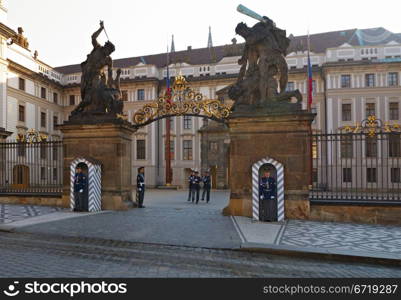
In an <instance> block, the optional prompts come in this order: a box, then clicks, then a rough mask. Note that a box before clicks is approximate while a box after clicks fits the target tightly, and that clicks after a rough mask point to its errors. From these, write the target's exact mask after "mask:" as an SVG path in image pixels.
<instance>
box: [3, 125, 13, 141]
mask: <svg viewBox="0 0 401 300" xmlns="http://www.w3.org/2000/svg"><path fill="white" fill-rule="evenodd" d="M12 134H13V133H12V132H10V131H6V130H5V129H4V128H3V127H0V143H4V142H5V141H6V139H7V138H8V137H9V136H10V135H12Z"/></svg>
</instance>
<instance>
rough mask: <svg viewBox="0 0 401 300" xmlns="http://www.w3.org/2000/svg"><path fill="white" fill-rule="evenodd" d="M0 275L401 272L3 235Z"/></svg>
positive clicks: (202, 250) (360, 274)
mask: <svg viewBox="0 0 401 300" xmlns="http://www.w3.org/2000/svg"><path fill="white" fill-rule="evenodd" d="M0 261H1V264H0V277H17V278H18V277H45V278H46V277H47V278H50V277H52V278H54V277H174V278H176V277H196V278H199V277H219V278H220V277H275V278H277V277H307V278H309V277H397V278H399V277H401V268H395V267H390V266H378V265H370V264H358V263H338V262H337V263H334V262H328V261H317V260H310V259H296V258H287V257H283V256H274V255H267V254H261V253H248V252H239V251H232V250H222V249H220V250H216V249H207V248H197V247H177V246H167V245H154V244H143V243H131V242H123V241H110V240H101V239H89V238H72V237H69V238H66V237H63V238H62V237H56V236H49V235H38V234H35V235H31V234H21V233H4V232H0Z"/></svg>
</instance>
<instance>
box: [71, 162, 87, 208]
mask: <svg viewBox="0 0 401 300" xmlns="http://www.w3.org/2000/svg"><path fill="white" fill-rule="evenodd" d="M86 185H87V178H86V176H85V174H84V173H82V168H81V167H77V169H76V173H75V177H74V199H75V207H74V211H84V208H85V207H84V206H85V204H84V201H85V194H86V193H85V191H86Z"/></svg>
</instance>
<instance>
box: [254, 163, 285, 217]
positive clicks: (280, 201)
mask: <svg viewBox="0 0 401 300" xmlns="http://www.w3.org/2000/svg"><path fill="white" fill-rule="evenodd" d="M265 164H271V165H273V166H274V167H275V168H276V171H277V221H279V222H280V221H284V166H283V164H281V163H279V162H278V161H276V160H274V159H272V158H269V157H266V158H264V159H262V160H260V161H258V162H257V163H255V164H253V166H252V216H253V219H254V220H256V221H259V170H260V168H261V167H262V166H263V165H265Z"/></svg>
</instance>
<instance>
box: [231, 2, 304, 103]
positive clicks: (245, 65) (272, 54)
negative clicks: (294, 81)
mask: <svg viewBox="0 0 401 300" xmlns="http://www.w3.org/2000/svg"><path fill="white" fill-rule="evenodd" d="M238 11H240V12H241V13H244V14H246V15H248V16H251V17H253V18H256V19H258V20H259V22H258V23H257V24H256V25H254V26H253V27H248V26H247V25H246V24H245V23H243V22H241V23H239V24H238V25H237V27H236V29H235V32H236V33H237V34H238V35H240V36H242V37H243V38H244V39H245V47H244V51H243V54H242V57H241V58H240V59H239V60H238V64H239V65H240V66H241V68H240V72H239V75H238V79H237V82H236V83H235V84H233V85H232V86H231V87H230V89H229V92H228V94H229V96H230V98H231V99H233V100H235V104H234V110H238V109H239V108H241V107H242V108H244V107H245V108H247V109H249V108H252V107H263V108H266V109H269V107H272V106H275V107H277V104H279V102H280V103H283V102H286V103H289V102H290V101H291V99H293V98H295V99H296V100H297V103H300V102H301V101H302V95H301V93H300V92H299V91H298V90H295V91H290V92H287V91H286V87H287V83H288V66H287V62H286V60H285V56H286V55H287V49H288V47H289V45H290V40H289V39H288V38H287V37H286V31H285V30H282V29H280V28H277V27H276V25H275V23H274V22H273V21H272V20H271V19H269V18H268V17H265V16H264V17H261V16H259V15H258V14H256V13H255V12H253V11H251V10H249V9H247V8H246V7H244V6H242V5H240V6H239V7H238Z"/></svg>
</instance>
